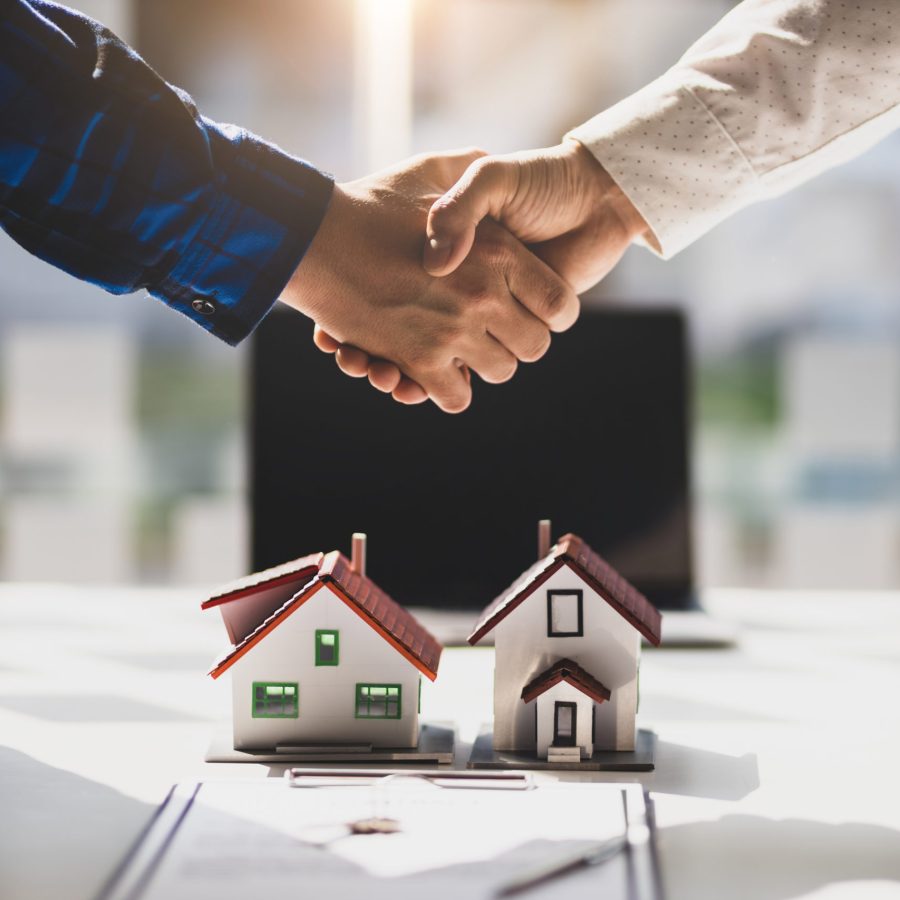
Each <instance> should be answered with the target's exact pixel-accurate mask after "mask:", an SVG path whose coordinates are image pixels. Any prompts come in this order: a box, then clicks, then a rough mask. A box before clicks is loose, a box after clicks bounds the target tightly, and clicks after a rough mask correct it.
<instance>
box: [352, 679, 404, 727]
mask: <svg viewBox="0 0 900 900" xmlns="http://www.w3.org/2000/svg"><path fill="white" fill-rule="evenodd" d="M400 695H401V689H400V685H399V684H357V685H356V717H357V718H358V719H399V718H400V716H401V714H402V708H401V704H400Z"/></svg>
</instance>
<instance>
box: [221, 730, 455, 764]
mask: <svg viewBox="0 0 900 900" xmlns="http://www.w3.org/2000/svg"><path fill="white" fill-rule="evenodd" d="M454 742H455V733H454V730H453V729H452V728H450V727H448V726H446V725H436V724H423V725H422V726H421V728H420V729H419V744H418V746H417V747H397V748H391V747H369V746H360V745H354V746H341V745H339V744H335V745H329V746H325V745H316V746H311V745H309V746H304V745H300V746H296V747H282V748H279V749H277V750H255V751H254V750H235V749H234V745H233V744H234V738H233V734H232V730H231V725H230V724H224V723H223V725H222V726H221V727H220V728H218V729H217V730H216V732H215V733H214V734H213V739H212V743H211V744H210V745H209V749H208V750H207V751H206V757H205V759H206V762H222V763H236V762H247V763H313V762H315V763H342V764H346V763H361V764H362V765H366V766H369V765H371V764H372V763H407V762H408V763H418V764H422V763H434V764H435V765H450V764H451V763H452V762H453V747H454Z"/></svg>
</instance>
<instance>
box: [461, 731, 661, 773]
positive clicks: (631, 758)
mask: <svg viewBox="0 0 900 900" xmlns="http://www.w3.org/2000/svg"><path fill="white" fill-rule="evenodd" d="M492 741H493V734H492V733H491V732H490V731H486V732H484V733H483V734H480V735H478V737H477V738H476V739H475V743H474V744H473V746H472V753H471V755H470V756H469V761H468V763H466V766H467V768H469V769H536V770H537V769H540V770H555V771H560V770H564V771H570V772H652V771H653V769H654V767H655V765H654V758H655V756H656V734H655V732H653V731H646V730H644V729H641V730H639V731H638V733H637V738H636V740H635V745H634V750H595V751H594V755H593V756H592V757H591V758H590V759H584V760H580V761H575V760H571V761H569V760H566V761H565V762H549V761H548V760H546V759H539V758H538V757H537V755H535V754H534V753H517V752H514V751H510V750H494V748H493V747H492V746H491V743H492Z"/></svg>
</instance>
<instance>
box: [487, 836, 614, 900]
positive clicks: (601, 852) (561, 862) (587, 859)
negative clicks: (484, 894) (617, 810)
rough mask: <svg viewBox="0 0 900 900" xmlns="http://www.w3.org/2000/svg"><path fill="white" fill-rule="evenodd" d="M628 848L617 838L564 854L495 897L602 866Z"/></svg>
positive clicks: (511, 882) (514, 880)
mask: <svg viewBox="0 0 900 900" xmlns="http://www.w3.org/2000/svg"><path fill="white" fill-rule="evenodd" d="M627 846H628V840H627V839H626V838H621V837H615V838H610V839H609V840H606V841H602V842H600V843H599V844H592V845H591V846H590V847H583V848H582V849H581V850H577V851H573V852H571V853H566V854H563V855H561V856H558V857H557V858H556V859H553V860H550V861H548V862H545V863H541V864H540V865H537V866H535V867H534V868H532V869H529V870H528V871H527V872H523V873H522V874H521V875H517V876H516V877H515V878H512V879H510V880H509V881H507V882H506V883H505V884H503V885H501V886H500V887H499V888H498V889H497V892H496V893H495V895H494V896H495V897H512V896H513V895H515V894H519V893H521V892H522V891H527V890H530V889H531V888H533V887H537V885H539V884H543V883H544V882H545V881H551V880H552V879H554V878H558V877H559V876H560V875H566V874H568V873H569V872H574V871H575V870H577V869H583V868H586V867H587V866H597V865H600V864H601V863H604V862H606V861H607V860H608V859H612V858H613V857H614V856H616V855H617V854H619V853H621V852H622V850H624V849H625V847H627Z"/></svg>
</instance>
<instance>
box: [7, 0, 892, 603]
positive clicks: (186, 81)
mask: <svg viewBox="0 0 900 900" xmlns="http://www.w3.org/2000/svg"><path fill="white" fill-rule="evenodd" d="M70 5H73V6H76V7H77V8H79V9H82V10H84V11H85V12H86V13H88V14H90V15H93V16H95V17H97V18H99V19H101V20H102V21H104V22H106V23H107V24H108V25H109V26H110V27H111V28H112V29H113V30H114V31H116V32H117V33H119V34H120V35H121V36H122V37H123V38H125V39H126V40H128V41H129V42H131V43H132V44H133V45H134V46H136V48H137V49H138V50H139V52H140V53H141V54H142V55H143V56H144V57H145V58H146V59H147V60H148V62H149V63H150V64H151V65H153V66H154V67H155V68H156V69H157V70H158V71H159V72H160V73H161V74H162V75H163V76H164V77H165V78H166V79H167V80H168V81H170V82H173V83H175V84H177V85H179V86H181V87H183V88H185V89H186V90H188V91H189V92H190V93H191V94H193V96H194V98H195V99H196V100H197V102H198V104H199V105H200V108H201V109H202V110H203V111H204V113H205V114H206V115H208V116H210V117H212V118H215V119H219V120H222V121H229V122H236V123H239V124H241V125H243V126H245V127H247V128H249V129H250V130H253V131H255V132H257V133H259V134H261V135H263V136H265V137H267V138H268V139H270V140H272V141H275V142H276V143H278V144H280V145H281V146H283V147H284V148H285V149H287V150H288V151H290V152H293V153H295V154H297V155H300V156H303V157H305V158H307V159H309V160H311V161H312V162H314V163H315V164H317V165H318V166H319V167H320V168H323V169H325V170H327V171H330V172H332V173H333V174H334V175H335V176H336V177H337V178H338V180H347V179H350V178H353V177H356V176H359V175H362V174H365V173H366V172H367V171H370V170H372V169H373V168H376V167H379V166H381V165H384V164H387V163H389V162H392V161H394V160H396V159H398V158H400V157H403V156H405V155H408V154H409V153H412V152H419V151H423V150H429V149H444V148H448V147H458V146H468V145H472V144H477V145H480V146H482V147H484V148H485V149H487V150H490V151H495V152H503V151H510V150H516V149H522V148H529V147H538V146H545V145H549V144H553V143H556V142H557V141H558V139H559V137H560V136H561V135H562V134H563V133H564V132H565V131H566V130H567V129H569V128H571V127H572V126H574V125H576V124H579V123H580V122H582V121H583V120H585V119H587V118H589V117H590V116H592V115H593V114H594V113H596V112H598V111H600V110H601V109H603V108H604V107H606V106H608V105H610V104H611V103H613V102H615V101H616V100H618V99H620V98H622V97H624V96H626V95H627V94H629V93H630V92H632V91H634V90H636V89H637V88H639V87H641V86H642V85H643V84H645V83H646V82H647V81H649V80H650V79H652V78H653V77H655V76H656V75H658V74H660V73H662V72H663V71H664V70H665V69H666V68H667V67H668V66H670V65H671V64H672V63H674V62H675V61H676V60H677V59H678V57H679V56H680V55H681V53H682V52H683V51H684V50H685V49H686V48H687V47H688V46H689V45H690V44H691V43H692V42H693V41H694V40H695V39H696V38H698V37H699V36H700V35H701V34H702V33H703V32H704V31H705V30H706V29H707V28H709V27H710V26H711V25H713V24H714V23H715V22H716V21H717V20H718V19H719V18H720V17H721V16H722V15H723V14H724V13H725V12H727V10H728V9H729V8H730V7H731V6H733V5H734V4H733V3H730V2H726V0H679V2H677V3H673V2H671V0H452V2H446V0H445V2H438V0H265V2H255V3H253V2H249V0H74V2H71V4H70ZM898 151H900V135H895V136H894V137H893V138H892V139H890V140H888V141H886V142H884V143H883V144H881V145H880V146H879V147H877V148H875V149H874V150H872V151H870V152H869V153H868V154H866V155H865V156H863V157H861V158H860V159H858V160H856V161H855V162H854V163H851V164H850V165H847V166H845V167H843V168H841V169H838V170H835V171H834V172H832V173H830V174H827V175H826V176H824V177H821V178H819V179H818V180H815V181H813V182H811V183H809V184H808V185H806V186H804V187H803V188H801V189H799V190H797V191H795V192H793V193H792V194H790V195H788V196H787V197H784V198H781V199H778V200H775V201H772V202H769V203H767V204H764V205H760V206H758V207H755V208H751V209H749V210H746V211H745V212H743V213H742V214H740V215H738V216H736V217H734V218H733V219H732V220H730V221H729V222H727V223H726V224H725V225H723V226H721V227H720V228H719V229H717V230H716V231H715V232H714V233H712V234H710V235H709V236H707V237H706V238H704V239H703V240H701V241H699V242H698V243H697V244H695V245H694V246H693V247H691V248H689V249H688V250H686V251H685V252H683V253H682V254H681V255H680V256H678V257H677V258H676V259H675V260H673V261H671V262H668V263H663V262H661V261H659V260H657V259H655V258H654V257H653V256H652V255H651V254H650V253H649V252H647V251H644V250H641V249H633V250H631V251H630V252H629V254H628V255H627V257H626V258H625V260H624V261H623V263H622V264H621V265H620V266H619V267H618V268H617V269H616V270H615V272H614V273H613V274H612V275H611V276H610V277H609V278H607V279H606V280H605V281H604V283H603V284H602V285H601V286H599V287H598V288H597V289H596V290H595V291H593V292H592V293H591V295H590V296H589V298H588V299H587V302H589V303H602V302H604V301H606V300H610V299H614V300H619V301H623V300H624V301H626V302H628V303H634V304H648V305H654V304H660V303H665V304H670V303H677V304H678V305H680V306H682V307H683V308H684V309H685V310H686V311H687V312H688V314H689V316H690V321H691V329H692V336H693V345H694V350H695V356H696V391H695V416H696V433H695V442H694V450H695V453H694V459H695V474H694V477H695V487H696V494H697V503H696V530H697V553H698V560H697V562H698V568H699V573H700V581H701V583H702V584H703V585H706V586H721V585H728V586H741V585H747V586H776V585H777V586H785V587H832V588H843V587H850V586H852V587H868V588H887V587H898V586H900V503H898V500H900V253H898V252H897V250H896V248H897V244H898V236H900V152H898ZM0 272H2V276H0V484H2V492H0V577H3V578H5V579H14V580H41V581H47V580H61V581H67V582H73V581H75V582H79V581H80V582H98V583H99V582H110V581H113V582H116V581H145V582H154V583H167V582H177V583H184V582H190V583H198V584H199V583H205V582H218V581H222V580H225V579H228V578H230V577H232V576H235V575H238V574H241V573H243V572H244V571H245V569H246V565H247V558H248V554H247V550H246V544H247V530H248V528H247V513H246V495H245V446H244V440H243V422H244V404H245V388H244V372H245V368H246V364H247V355H246V348H243V349H237V350H234V349H231V348H229V347H226V346H225V345H223V344H221V343H220V342H218V341H217V340H216V339H214V338H211V337H209V336H208V335H206V334H205V333H204V332H202V331H201V330H200V329H198V328H196V327H195V326H193V325H192V324H191V323H189V322H188V321H187V320H185V319H183V318H182V317H181V316H179V315H178V314H176V313H174V312H171V311H170V310H168V309H167V308H165V307H164V306H163V304H161V303H159V302H158V301H155V300H152V299H151V298H149V297H147V296H146V295H141V296H137V295H136V296H130V297H118V298H117V297H112V296H109V295H106V294H105V293H104V292H103V291H101V290H99V289H96V288H92V287H90V286H88V285H84V284H81V283H79V282H77V281H74V280H73V279H71V278H70V277H68V276H66V275H64V274H62V273H60V272H57V271H55V270H54V269H52V268H50V267H49V266H47V265H45V264H43V263H41V262H39V261H38V260H35V259H32V258H31V257H29V256H28V255H27V254H26V253H25V252H24V251H22V250H20V249H19V248H18V247H17V246H16V245H15V244H13V243H12V241H10V240H9V239H8V238H6V236H5V235H3V234H0ZM309 352H313V350H312V348H310V351H309ZM334 377H335V378H337V377H342V376H339V375H338V373H337V371H336V370H335V374H334ZM361 387H362V386H361ZM501 389H502V388H501ZM308 549H314V548H298V551H299V550H308Z"/></svg>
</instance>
